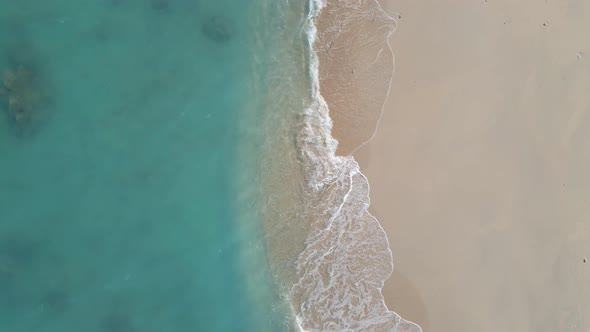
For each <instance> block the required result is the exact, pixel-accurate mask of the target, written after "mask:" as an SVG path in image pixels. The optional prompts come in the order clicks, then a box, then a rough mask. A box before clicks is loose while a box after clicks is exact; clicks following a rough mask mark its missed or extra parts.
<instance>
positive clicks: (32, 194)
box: [0, 0, 289, 332]
mask: <svg viewBox="0 0 590 332" xmlns="http://www.w3.org/2000/svg"><path fill="white" fill-rule="evenodd" d="M255 6H256V2H255V1H234V0H216V1H195V0H87V1H72V0H53V1H40V0H20V1H9V0H0V71H2V72H3V73H4V74H3V75H5V77H4V79H5V80H9V81H10V79H9V78H7V76H6V75H10V74H9V72H12V73H17V74H18V75H21V76H22V77H21V78H22V79H21V80H20V81H19V82H24V83H22V84H20V85H18V87H14V86H12V85H13V84H12V83H11V82H6V81H5V82H4V84H3V85H4V90H5V91H4V94H3V95H2V96H0V108H1V109H2V110H1V114H0V331H11V332H19V331H23V332H25V331H26V332H35V331H48V332H49V331H60V332H68V331H88V332H93V331H108V332H122V331H171V332H172V331H282V330H285V329H286V328H285V325H282V324H285V323H284V321H288V320H289V318H288V317H286V316H285V313H284V312H283V311H281V310H279V309H277V308H278V307H279V305H278V304H277V303H276V296H275V295H273V294H274V293H273V290H272V288H273V287H272V283H271V282H270V278H269V273H268V271H267V268H268V267H267V266H266V265H265V263H264V262H265V258H264V257H258V256H260V255H258V256H257V257H255V259H256V260H257V261H256V262H255V264H254V263H253V266H256V271H244V268H243V267H244V266H248V264H247V263H246V264H244V262H241V261H240V259H241V255H242V253H243V251H244V247H243V244H244V243H249V242H255V243H258V244H260V243H262V242H261V241H262V240H261V239H260V238H252V237H253V236H256V235H257V234H258V232H257V231H255V230H253V231H251V232H248V233H247V234H244V233H242V232H241V231H240V228H239V227H237V224H238V222H250V223H252V225H250V226H247V227H246V228H248V229H251V230H252V229H255V228H256V227H257V226H256V225H255V224H256V223H257V220H247V221H243V220H241V221H240V219H241V218H240V216H239V215H237V210H236V209H235V208H234V207H235V205H236V200H237V198H236V197H237V193H236V192H235V178H236V172H237V171H238V170H239V164H240V160H238V155H237V154H236V150H237V149H238V148H237V147H238V146H239V144H242V143H243V142H240V140H241V139H243V138H242V137H239V135H238V134H237V132H238V131H237V126H238V120H239V118H240V117H243V116H244V115H243V114H240V112H244V107H243V105H245V104H247V99H250V100H251V99H252V98H255V97H256V96H252V95H249V92H248V91H249V89H248V87H249V84H250V76H251V72H250V71H251V67H250V65H249V64H250V62H251V61H252V57H253V52H252V51H251V50H250V48H249V43H250V41H251V33H252V29H253V28H252V17H251V16H252V15H253V13H255V12H256V8H254V7H255ZM18 68H21V69H18ZM19 70H21V71H19ZM18 75H17V76H18ZM27 75H29V76H27ZM9 85H10V86H9ZM19 89H20V90H19ZM23 91H24V92H23ZM33 97H34V98H33ZM11 98H16V99H19V98H20V99H26V98H30V101H27V100H25V101H22V100H21V101H20V102H21V103H23V104H25V106H22V107H21V108H19V106H18V105H17V106H15V104H12V105H11V104H10V99H11ZM17 109H18V110H20V111H22V112H24V113H25V120H23V119H22V118H20V119H19V120H16V116H15V112H16V111H15V110H17ZM23 110H24V111H23ZM241 171H247V170H241ZM252 185H254V184H252ZM242 226H243V225H242ZM243 228H244V227H242V229H243ZM245 276H247V277H248V278H245ZM245 279H250V280H254V281H256V282H255V284H256V285H257V287H259V288H257V289H253V287H252V285H247V284H246V282H245V281H244V280H245ZM260 292H263V293H265V294H264V295H260Z"/></svg>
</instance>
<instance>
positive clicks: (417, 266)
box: [354, 0, 590, 332]
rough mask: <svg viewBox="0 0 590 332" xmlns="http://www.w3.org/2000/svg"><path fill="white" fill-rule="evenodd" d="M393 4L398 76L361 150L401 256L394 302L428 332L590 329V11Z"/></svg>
mask: <svg viewBox="0 0 590 332" xmlns="http://www.w3.org/2000/svg"><path fill="white" fill-rule="evenodd" d="M381 2H382V4H383V7H384V9H385V10H386V11H388V12H389V13H391V14H394V13H396V14H397V13H399V16H400V17H401V18H400V24H399V26H398V30H397V32H396V33H395V35H394V36H393V38H392V45H393V47H394V51H395V53H396V60H397V65H398V68H397V69H396V75H395V76H394V78H393V84H392V87H391V98H390V99H389V100H388V102H387V104H386V109H385V112H384V115H383V117H382V120H381V122H380V124H379V128H378V130H377V133H376V136H375V138H374V139H373V140H371V141H370V142H369V143H367V144H366V145H365V146H364V147H362V148H360V149H358V150H357V151H355V153H354V156H355V159H357V160H358V161H359V163H360V165H361V169H362V171H363V173H364V174H365V175H366V176H367V177H368V179H369V181H370V183H371V185H372V186H371V189H372V192H373V194H372V196H371V198H372V205H371V208H370V211H371V213H372V214H374V215H375V216H376V217H377V218H378V219H379V220H380V222H381V224H382V226H383V227H384V229H385V230H386V232H387V235H388V237H389V240H390V244H391V246H392V250H393V252H394V253H395V254H396V255H395V261H396V269H395V270H394V272H393V275H392V277H391V278H390V279H389V280H388V281H386V283H385V287H384V295H385V300H386V303H387V304H389V305H391V307H393V308H395V309H396V310H398V313H399V314H400V315H402V316H403V317H405V318H407V319H410V320H412V321H415V322H416V323H418V324H420V325H421V326H422V327H423V328H424V329H425V330H427V329H432V328H435V327H436V329H437V330H440V331H449V332H450V331H457V330H465V331H468V330H478V331H496V330H519V331H531V332H532V331H535V332H536V331H556V330H564V331H565V330H568V331H569V330H572V331H573V330H576V331H577V330H584V329H588V328H590V321H589V320H588V317H590V311H589V310H588V309H587V308H590V288H589V287H588V286H587V285H586V283H585V282H584V280H588V278H590V271H589V270H588V269H587V263H584V258H586V261H587V256H588V252H590V246H589V245H588V244H587V239H588V238H590V228H589V227H588V226H587V224H585V223H584V222H583V220H585V219H587V205H585V203H583V201H584V199H583V198H584V197H588V196H589V195H590V192H589V189H588V188H590V185H589V184H590V178H589V177H588V175H586V172H585V171H584V170H585V169H588V168H589V167H590V150H589V149H588V147H587V144H585V143H584V142H587V141H588V140H589V139H590V137H589V135H588V130H587V129H588V128H590V123H589V120H590V116H589V113H588V109H590V99H589V98H588V96H587V94H586V93H585V91H588V89H589V88H590V81H589V80H588V79H587V77H589V76H588V73H590V67H589V62H588V61H587V57H586V56H585V55H586V54H589V51H590V43H589V42H588V41H587V38H586V37H585V36H584V31H588V30H590V23H589V21H588V16H589V15H590V6H589V5H588V4H582V3H577V2H576V3H573V2H570V3H566V2H565V1H555V2H552V3H546V4H545V3H535V2H534V1H525V2H524V3H510V2H509V1H504V0H501V1H499V2H491V1H490V2H484V1H481V2H476V3H474V2H470V1H465V0H453V1H452V2H451V3H444V4H443V3H436V2H433V1H429V2H427V3H415V2H413V1H409V0H396V1H391V0H383V1H381ZM396 16H397V15H396ZM585 241H586V242H585ZM584 264H586V265H584ZM548 299H551V301H548ZM465 312H470V313H472V314H470V315H465ZM497 317H503V319H502V320H498V319H497Z"/></svg>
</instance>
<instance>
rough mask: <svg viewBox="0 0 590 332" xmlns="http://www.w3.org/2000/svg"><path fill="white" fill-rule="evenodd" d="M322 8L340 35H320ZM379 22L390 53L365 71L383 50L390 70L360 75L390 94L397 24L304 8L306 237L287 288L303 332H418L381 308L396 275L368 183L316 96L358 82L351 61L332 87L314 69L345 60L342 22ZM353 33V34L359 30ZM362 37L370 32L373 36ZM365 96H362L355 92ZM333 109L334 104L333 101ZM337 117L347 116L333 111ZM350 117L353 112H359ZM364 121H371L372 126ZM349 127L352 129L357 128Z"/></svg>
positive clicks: (371, 10)
mask: <svg viewBox="0 0 590 332" xmlns="http://www.w3.org/2000/svg"><path fill="white" fill-rule="evenodd" d="M326 8H327V10H330V13H329V15H332V17H330V18H329V19H330V21H332V22H331V23H332V24H335V23H336V22H337V25H336V26H337V29H333V30H332V31H327V32H328V33H327V34H326V33H323V34H322V32H326V30H325V28H324V30H322V31H320V33H319V34H318V31H317V30H316V26H317V21H318V17H320V13H321V11H322V10H324V9H326ZM376 20H381V22H377V23H378V26H379V27H380V28H381V29H383V28H385V29H386V34H385V35H384V38H382V40H380V44H381V45H385V46H387V49H383V47H382V48H381V49H380V50H379V53H376V54H372V56H373V57H374V59H375V60H374V63H373V64H368V65H373V70H374V69H375V63H376V62H377V61H381V60H379V57H380V55H381V54H382V52H389V55H388V56H389V58H388V57H385V58H384V59H385V60H387V59H389V60H388V61H389V62H390V66H391V67H390V70H389V72H388V73H386V75H384V78H385V81H383V77H375V75H372V76H371V75H368V74H367V75H365V76H364V77H365V78H369V79H370V80H374V81H371V82H378V81H379V82H380V83H382V84H384V85H385V87H386V88H387V89H388V88H389V83H390V80H391V76H392V74H393V59H392V54H391V49H390V48H389V45H388V41H387V39H388V37H389V35H390V34H391V33H392V32H393V31H394V29H395V21H393V19H391V18H390V17H389V16H387V15H386V14H385V13H384V12H383V11H382V10H381V8H380V7H379V5H378V3H376V2H375V1H373V0H356V1H350V0H330V1H320V0H315V1H311V2H310V3H309V7H308V17H307V19H306V21H305V25H304V31H306V33H305V35H306V38H307V40H308V45H311V46H313V47H310V48H309V55H308V57H309V58H308V63H309V77H310V78H311V84H312V86H311V103H310V104H309V105H308V106H307V107H306V108H305V110H304V112H303V116H302V117H301V118H300V119H301V121H300V127H299V131H298V133H297V137H296V146H297V151H298V156H297V157H298V161H299V164H300V165H301V172H302V174H303V179H304V190H303V198H302V201H301V203H302V209H303V212H302V214H301V215H300V220H303V221H304V222H306V223H307V234H308V235H307V237H306V239H305V244H304V248H303V250H302V251H301V252H300V253H299V254H298V255H297V257H296V259H295V262H294V264H293V266H294V269H295V279H294V280H295V282H294V284H293V286H292V287H291V289H290V290H289V295H290V298H291V301H292V303H293V306H294V311H295V314H296V317H297V322H298V325H299V327H300V329H302V330H305V331H395V332H417V331H421V329H420V327H418V326H417V325H416V324H414V323H411V322H409V321H406V320H404V319H402V318H400V316H399V315H397V314H396V313H394V312H392V311H389V310H388V308H387V306H386V305H385V302H384V298H383V295H382V294H381V288H382V287H383V283H384V281H385V280H386V279H387V278H389V276H390V275H391V273H392V271H393V260H392V253H391V250H390V248H389V243H388V241H387V237H386V235H385V232H384V230H383V229H382V227H381V226H380V224H379V222H378V221H377V220H376V219H375V218H374V217H373V216H372V215H371V214H370V213H369V212H368V207H369V184H368V181H367V179H366V177H365V176H364V175H363V174H362V173H361V172H360V169H359V165H358V164H357V162H356V161H355V160H354V158H353V157H352V156H351V155H345V156H342V155H338V153H337V152H341V151H338V150H339V147H338V141H337V140H336V139H335V138H333V137H332V120H331V118H330V113H329V108H328V106H330V107H332V103H328V102H326V100H327V99H328V98H326V99H325V98H324V96H322V94H321V92H322V90H323V88H324V86H323V85H324V83H326V84H332V86H333V85H334V84H335V85H336V86H337V88H336V89H335V90H333V91H336V92H338V91H339V92H340V93H346V92H347V87H351V88H354V85H351V84H350V81H353V80H354V79H355V78H354V75H352V77H349V78H347V77H343V73H341V72H342V71H343V70H346V69H345V68H346V67H345V66H347V65H349V64H350V63H351V61H350V59H344V63H342V62H341V63H339V64H338V65H337V66H336V67H335V68H334V70H338V71H340V73H335V72H334V70H332V72H331V75H333V76H332V78H333V80H336V82H334V81H332V82H325V81H324V78H325V75H324V77H322V74H323V73H322V72H321V70H320V68H319V67H320V61H322V59H323V58H322V54H321V52H322V50H323V51H326V50H329V51H330V52H332V53H333V54H332V56H333V57H337V56H338V54H342V53H341V52H340V53H339V51H338V50H336V49H334V47H335V46H338V47H339V46H340V45H337V44H336V43H337V42H338V40H337V39H338V38H339V36H342V34H346V33H348V32H351V31H350V30H347V26H346V25H347V24H353V25H354V24H361V25H362V26H363V27H364V28H365V29H366V28H369V27H368V24H369V25H370V24H374V23H375V22H376ZM367 22H368V23H367ZM332 26H333V27H334V26H335V25H332ZM348 28H350V27H348ZM355 33H356V34H357V36H358V34H361V33H363V31H362V30H360V31H355ZM364 33H367V34H371V33H374V31H364ZM318 36H319V38H318ZM360 37H361V38H363V37H364V36H360ZM353 62H354V61H353ZM353 65H354V63H353ZM343 66H344V68H343ZM386 67H387V66H386ZM354 68H364V67H359V66H358V65H356V66H355V67H353V69H352V70H351V71H352V72H351V74H354ZM367 68H368V67H367ZM382 69H383V68H381V70H382ZM386 69H387V68H386ZM366 72H369V70H365V71H362V72H361V73H357V75H360V76H361V77H363V75H362V73H366ZM377 72H379V71H377ZM377 76H379V75H377ZM363 83H367V82H363ZM381 90H385V89H381ZM363 92H364V91H363V90H361V91H359V92H358V93H360V94H363ZM375 93H377V97H379V94H383V98H382V99H381V100H380V101H378V104H379V105H376V104H375V105H368V107H374V108H373V109H372V110H371V113H367V112H363V114H365V115H366V116H365V118H364V119H362V120H361V122H363V125H364V126H365V127H368V128H369V129H371V132H370V134H369V135H367V134H362V133H360V134H358V135H356V137H353V139H356V142H355V141H354V140H352V141H349V142H347V143H346V144H347V147H346V148H347V150H346V151H348V152H351V151H353V150H354V149H355V148H356V147H358V146H359V145H361V144H363V143H364V142H366V140H368V139H370V138H371V137H372V135H373V133H374V127H375V126H376V124H377V122H378V118H379V117H380V115H381V112H382V109H383V102H384V99H385V97H386V95H387V91H374V93H372V94H371V96H370V97H371V99H370V100H371V102H373V100H374V99H375ZM331 97H332V98H333V99H334V100H339V101H342V102H343V104H346V103H345V101H346V100H347V99H350V98H349V97H354V96H348V97H347V96H346V95H340V96H334V95H331ZM355 98H356V97H355ZM359 98H362V96H361V97H359ZM356 100H358V99H356ZM334 104H335V105H338V102H336V103H334ZM356 106H359V107H360V106H363V105H358V104H357V105H356ZM375 106H377V107H375ZM340 111H342V112H346V111H347V110H345V109H341V108H339V109H336V110H335V112H340ZM348 111H349V112H355V111H357V109H354V108H351V109H350V110H348ZM365 111H366V110H365ZM369 115H372V117H371V116H369ZM367 117H368V119H367ZM352 119H354V117H352ZM365 120H367V121H369V122H371V123H372V128H371V125H370V124H367V123H368V122H366V121H365ZM349 125H350V126H352V127H354V125H355V123H349ZM343 126H346V124H343ZM349 132H350V131H349ZM365 132H367V131H366V130H365ZM353 136H354V135H353Z"/></svg>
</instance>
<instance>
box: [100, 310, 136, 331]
mask: <svg viewBox="0 0 590 332" xmlns="http://www.w3.org/2000/svg"><path fill="white" fill-rule="evenodd" d="M100 327H101V328H102V330H103V331H105V332H132V331H135V328H134V327H133V323H132V322H131V317H129V316H128V315H125V314H123V313H120V312H112V313H110V314H108V315H106V316H105V317H103V318H102V320H101V322H100Z"/></svg>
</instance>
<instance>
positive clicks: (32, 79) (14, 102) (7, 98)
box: [0, 65, 41, 129]
mask: <svg viewBox="0 0 590 332" xmlns="http://www.w3.org/2000/svg"><path fill="white" fill-rule="evenodd" d="M0 99H1V100H2V101H3V102H4V104H5V105H6V106H5V107H6V109H5V112H6V113H7V114H8V116H9V117H10V119H11V120H12V121H13V122H14V123H15V124H16V125H17V127H19V128H20V129H22V128H24V127H27V126H28V125H30V123H31V121H32V119H33V117H34V115H35V114H34V113H35V112H36V111H37V108H38V105H39V101H40V99H41V94H40V92H39V86H38V83H37V78H36V76H35V74H34V72H33V71H32V70H31V69H30V68H27V67H25V66H22V65H21V66H17V67H16V68H9V69H7V70H5V71H4V72H3V74H2V87H1V89H0Z"/></svg>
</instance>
